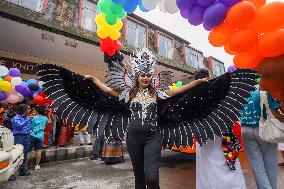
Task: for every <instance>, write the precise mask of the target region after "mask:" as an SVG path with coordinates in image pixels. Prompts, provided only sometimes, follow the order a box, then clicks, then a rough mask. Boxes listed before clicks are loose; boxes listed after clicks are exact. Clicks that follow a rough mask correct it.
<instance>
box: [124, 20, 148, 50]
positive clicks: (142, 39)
mask: <svg viewBox="0 0 284 189" xmlns="http://www.w3.org/2000/svg"><path fill="white" fill-rule="evenodd" d="M146 30H147V29H146V27H145V26H142V25H141V24H138V23H136V22H133V21H131V20H128V21H127V29H126V41H127V43H128V44H129V45H132V46H134V47H137V48H140V49H142V48H143V47H146Z"/></svg>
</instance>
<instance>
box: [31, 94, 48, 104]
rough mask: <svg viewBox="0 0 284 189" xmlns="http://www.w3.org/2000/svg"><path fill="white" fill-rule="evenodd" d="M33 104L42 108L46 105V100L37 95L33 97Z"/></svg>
mask: <svg viewBox="0 0 284 189" xmlns="http://www.w3.org/2000/svg"><path fill="white" fill-rule="evenodd" d="M34 103H36V104H37V105H40V106H42V105H44V104H45V103H46V100H45V99H44V98H43V97H42V96H40V95H37V96H35V97H34Z"/></svg>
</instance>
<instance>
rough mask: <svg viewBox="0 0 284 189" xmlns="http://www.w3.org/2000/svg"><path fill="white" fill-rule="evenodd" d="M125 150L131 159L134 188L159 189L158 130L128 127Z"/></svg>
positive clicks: (159, 140)
mask: <svg viewBox="0 0 284 189" xmlns="http://www.w3.org/2000/svg"><path fill="white" fill-rule="evenodd" d="M126 142H127V150H128V152H129V156H130V159H131V161H132V166H133V171H134V176H135V189H146V186H147V189H159V188H160V186H159V169H160V159H161V137H160V134H159V132H158V131H155V132H153V131H151V130H150V129H147V128H143V127H142V126H141V127H135V128H128V134H127V141H126Z"/></svg>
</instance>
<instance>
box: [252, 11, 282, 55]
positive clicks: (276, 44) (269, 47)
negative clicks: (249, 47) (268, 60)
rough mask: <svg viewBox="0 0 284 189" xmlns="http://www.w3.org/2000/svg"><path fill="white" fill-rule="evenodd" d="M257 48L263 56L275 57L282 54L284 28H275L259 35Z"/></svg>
mask: <svg viewBox="0 0 284 189" xmlns="http://www.w3.org/2000/svg"><path fill="white" fill-rule="evenodd" d="M283 15H284V12H283ZM257 49H258V50H259V52H260V54H261V55H262V56H264V57H275V56H278V55H281V54H283V53H284V29H277V30H274V31H271V32H268V33H265V34H263V35H262V36H260V38H259V41H258V44H257Z"/></svg>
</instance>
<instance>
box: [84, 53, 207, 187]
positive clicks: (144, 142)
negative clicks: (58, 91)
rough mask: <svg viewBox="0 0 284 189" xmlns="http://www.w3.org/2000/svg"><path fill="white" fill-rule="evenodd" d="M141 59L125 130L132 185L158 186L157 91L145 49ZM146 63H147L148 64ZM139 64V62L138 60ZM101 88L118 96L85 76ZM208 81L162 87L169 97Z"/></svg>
mask: <svg viewBox="0 0 284 189" xmlns="http://www.w3.org/2000/svg"><path fill="white" fill-rule="evenodd" d="M141 57H142V58H141V59H143V61H146V63H144V64H145V65H146V66H145V65H143V66H141V65H137V68H136V70H135V71H134V73H135V74H134V77H135V80H134V82H135V84H134V86H133V87H132V88H131V89H130V91H129V98H128V99H129V103H130V110H131V117H130V121H129V126H128V133H127V141H126V142H127V150H128V152H129V156H130V159H131V161H132V165H133V170H134V175H135V188H136V189H145V188H146V186H147V188H149V189H158V188H160V187H159V168H160V158H161V136H160V133H159V131H158V124H157V102H156V101H157V94H156V91H155V89H154V87H153V86H152V84H151V81H152V76H153V75H152V74H153V73H154V67H153V66H154V64H153V61H154V59H153V56H152V55H151V54H150V52H149V51H147V50H144V51H143V53H142V54H141ZM148 63H149V64H148ZM138 64H140V63H138ZM86 78H87V79H90V80H92V81H93V82H94V83H95V85H97V86H98V87H99V88H100V89H101V90H102V91H104V92H105V93H108V94H110V95H112V96H115V97H119V96H120V93H119V92H118V91H116V90H114V89H112V88H110V87H108V86H107V85H105V84H104V83H102V82H100V81H99V80H98V79H97V78H95V77H93V76H89V75H87V76H86ZM204 82H207V79H199V80H195V81H193V82H191V83H189V84H187V85H184V86H183V87H181V88H180V89H179V90H165V91H164V92H165V94H164V95H168V96H169V97H171V96H175V95H177V94H180V93H183V92H186V91H187V90H189V89H191V88H193V87H195V86H197V85H199V84H201V83H204Z"/></svg>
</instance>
